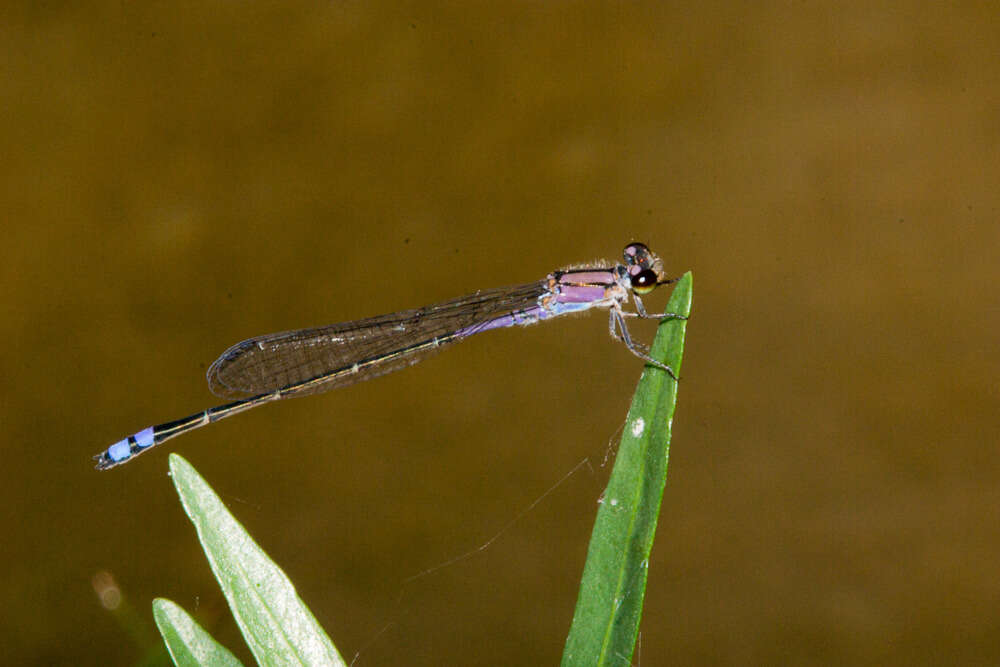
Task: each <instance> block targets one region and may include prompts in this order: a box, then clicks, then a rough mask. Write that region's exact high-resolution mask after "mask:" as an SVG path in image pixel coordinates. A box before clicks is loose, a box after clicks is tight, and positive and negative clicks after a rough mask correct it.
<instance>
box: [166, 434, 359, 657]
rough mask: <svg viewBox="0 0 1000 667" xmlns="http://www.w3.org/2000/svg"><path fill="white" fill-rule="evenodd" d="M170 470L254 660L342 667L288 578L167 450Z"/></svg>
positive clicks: (202, 482)
mask: <svg viewBox="0 0 1000 667" xmlns="http://www.w3.org/2000/svg"><path fill="white" fill-rule="evenodd" d="M170 473H171V475H172V477H173V481H174V486H176V487H177V492H178V494H179V495H180V497H181V502H182V503H183V505H184V511H185V512H187V514H188V516H189V517H190V518H191V521H192V522H193V523H194V525H195V528H196V529H197V531H198V539H199V540H201V544H202V548H203V549H204V550H205V555H206V556H208V561H209V564H210V565H211V566H212V571H213V572H214V573H215V578H216V580H218V582H219V585H220V586H221V587H222V591H223V593H225V596H226V600H227V601H228V602H229V608H230V609H231V610H232V612H233V616H234V617H235V618H236V623H237V624H238V625H239V628H240V631H241V632H242V633H243V637H244V638H245V639H246V642H247V645H248V646H249V647H250V650H251V651H252V652H253V654H254V657H255V658H256V659H257V662H258V663H259V664H261V665H344V661H343V658H341V657H340V654H339V653H338V652H337V649H336V648H335V647H334V645H333V642H331V641H330V638H329V637H328V636H327V635H326V633H325V632H324V631H323V628H321V627H320V625H319V623H317V622H316V619H315V618H314V617H313V615H312V612H310V611H309V609H308V608H307V607H306V606H305V604H304V603H303V602H302V600H301V599H299V596H298V595H297V594H296V592H295V587H294V586H293V585H292V582H291V581H290V580H289V579H288V576H287V575H286V574H285V573H284V572H283V571H282V570H281V568H279V567H278V566H277V565H275V563H274V562H273V561H272V560H271V559H270V558H268V556H267V554H266V553H264V551H263V550H262V549H261V548H260V547H259V546H257V543H256V542H254V541H253V539H252V538H251V537H250V535H249V534H248V533H247V532H246V530H245V529H244V528H243V526H241V525H240V523H239V522H238V521H237V520H236V519H235V518H233V516H232V515H231V514H230V513H229V511H228V510H227V509H226V507H225V505H223V504H222V501H220V500H219V498H218V496H216V495H215V493H214V492H213V491H212V489H211V488H210V487H209V486H208V484H207V483H206V482H205V480H204V479H202V478H201V476H200V475H199V474H198V473H197V472H196V471H195V469H194V468H192V467H191V464H189V463H188V462H187V461H185V460H184V459H183V458H181V457H180V456H178V455H176V454H171V455H170Z"/></svg>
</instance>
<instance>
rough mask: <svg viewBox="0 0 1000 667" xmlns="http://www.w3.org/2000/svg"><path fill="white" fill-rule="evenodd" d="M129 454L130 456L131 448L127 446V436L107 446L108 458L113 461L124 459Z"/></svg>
mask: <svg viewBox="0 0 1000 667" xmlns="http://www.w3.org/2000/svg"><path fill="white" fill-rule="evenodd" d="M130 456H132V448H131V447H129V444H128V438H125V439H124V440H119V441H118V442H116V443H115V444H113V445H111V446H110V447H108V458H109V459H111V460H112V461H114V462H115V463H118V462H119V461H124V460H125V459H127V458H128V457H130Z"/></svg>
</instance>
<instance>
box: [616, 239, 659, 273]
mask: <svg viewBox="0 0 1000 667" xmlns="http://www.w3.org/2000/svg"><path fill="white" fill-rule="evenodd" d="M622 254H623V255H624V257H625V263H626V264H628V265H629V266H641V267H642V268H644V269H648V268H650V267H651V266H652V264H653V253H652V251H651V250H650V249H649V248H647V247H646V244H645V243H638V242H637V243H629V244H628V245H627V246H625V252H623V253H622Z"/></svg>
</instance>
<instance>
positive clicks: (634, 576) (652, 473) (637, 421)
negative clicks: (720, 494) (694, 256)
mask: <svg viewBox="0 0 1000 667" xmlns="http://www.w3.org/2000/svg"><path fill="white" fill-rule="evenodd" d="M691 285H692V278H691V274H690V272H689V273H686V274H684V276H683V277H682V278H681V279H680V281H678V283H677V285H676V286H675V287H674V291H673V294H672V295H671V297H670V302H669V303H668V304H667V312H671V313H676V314H678V315H684V316H687V315H688V314H689V313H690V310H691V294H692V288H691ZM686 328H687V322H686V320H678V319H673V320H664V321H663V322H661V324H660V327H659V329H658V330H657V333H656V339H655V340H654V341H653V347H652V349H651V350H650V355H651V356H652V357H653V358H654V359H657V360H659V361H661V362H663V363H665V364H667V365H668V366H670V367H671V368H672V369H673V370H674V372H675V373H677V374H679V373H680V370H681V357H682V353H683V348H684V335H685V332H686ZM677 386H678V383H677V382H675V381H674V380H673V379H672V378H670V376H668V375H667V373H666V372H664V371H663V370H660V369H658V368H655V367H653V366H649V365H647V366H646V368H645V370H644V371H643V373H642V378H641V379H640V380H639V386H638V388H637V389H636V392H635V396H634V397H633V399H632V407H631V408H630V409H629V414H628V419H627V421H626V422H625V430H624V433H623V435H622V441H621V445H620V447H619V450H618V456H617V457H616V459H615V466H614V470H613V471H612V473H611V478H610V480H609V481H608V486H607V489H606V490H605V492H604V495H603V497H602V500H601V506H600V508H599V509H598V512H597V520H596V522H595V523H594V530H593V533H592V534H591V538H590V546H589V548H588V550H587V562H586V564H585V565H584V571H583V578H582V580H581V582H580V594H579V597H578V598H577V603H576V611H575V612H574V615H573V625H572V627H571V628H570V633H569V636H568V638H567V639H566V646H565V649H564V651H563V659H562V664H563V666H564V667H569V666H575V665H587V666H588V667H589V666H592V665H629V664H631V660H632V652H633V649H634V647H635V640H636V636H637V634H638V631H639V621H640V618H641V616H642V603H643V599H644V597H645V591H646V578H647V575H648V568H649V554H650V551H651V549H652V546H653V537H654V535H655V532H656V523H657V520H658V519H659V514H660V501H661V500H662V498H663V488H664V485H665V483H666V480H667V459H668V455H669V452H670V429H671V425H672V423H673V417H674V407H675V405H676V402H677Z"/></svg>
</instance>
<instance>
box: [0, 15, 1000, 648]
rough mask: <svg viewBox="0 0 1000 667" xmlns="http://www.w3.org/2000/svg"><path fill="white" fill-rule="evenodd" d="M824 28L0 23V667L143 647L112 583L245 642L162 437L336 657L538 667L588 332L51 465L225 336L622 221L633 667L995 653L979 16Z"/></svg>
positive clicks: (549, 327)
mask: <svg viewBox="0 0 1000 667" xmlns="http://www.w3.org/2000/svg"><path fill="white" fill-rule="evenodd" d="M825 4H826V3H823V4H812V3H789V4H787V5H780V6H778V5H775V6H773V7H770V8H767V9H764V8H758V7H756V6H754V5H748V4H747V3H700V4H699V5H698V6H697V8H694V9H676V8H668V7H664V6H662V5H660V4H659V3H649V4H642V5H640V4H633V3H617V4H594V3H552V4H547V3H530V4H516V5H513V6H510V5H509V4H508V3H493V4H486V3H483V4H477V5H476V6H474V7H469V6H466V5H465V4H464V3H452V4H440V5H431V4H427V3H409V4H395V3H357V2H347V3H344V2H334V3H325V4H320V5H317V4H295V3H291V4H289V3H275V4H263V3H255V4H253V5H250V6H245V5H243V4H241V3H208V4H205V3H190V4H184V3H180V4H178V3H122V2H113V3H105V4H97V5H87V6H81V7H76V8H73V7H68V6H63V5H62V4H61V3H46V4H36V3H30V4H29V3H23V4H21V5H11V6H8V7H7V8H6V9H4V10H3V11H2V13H0V43H2V47H0V53H2V55H3V76H2V78H0V95H2V107H0V109H2V123H0V141H2V144H0V153H2V160H0V169H2V174H3V177H2V180H0V182H2V188H3V190H2V200H0V204H2V212H3V222H4V226H3V237H2V241H0V243H2V246H0V247H2V250H0V259H2V261H0V290H2V291H0V295H2V302H3V307H4V312H3V316H2V318H0V323H2V330H0V333H2V336H3V340H4V341H5V343H4V345H2V346H0V372H2V376H3V383H2V388H0V399H2V403H3V408H2V421H3V427H2V431H0V438H2V441H0V446H2V448H3V459H4V472H3V476H2V480H3V482H2V485H0V504H2V506H3V508H4V515H3V516H4V524H3V531H4V533H5V536H4V540H3V541H4V542H5V546H4V547H3V551H2V554H3V555H2V561H0V564H2V566H3V581H2V585H0V591H2V593H0V595H2V599H0V602H2V605H0V608H2V625H0V628H2V643H3V646H4V649H3V650H4V654H5V656H4V658H5V662H8V663H10V664H18V663H20V664H32V663H33V664H48V663H69V664H81V665H82V664H102V665H104V664H107V665H111V664H115V665H127V664H135V663H136V662H138V661H141V660H144V659H145V660H153V661H155V660H156V652H157V650H158V646H159V642H158V640H157V636H156V634H155V631H154V629H153V626H152V619H151V613H150V608H149V605H150V601H151V599H152V598H153V597H154V596H164V597H169V598H171V599H173V600H175V601H177V602H178V603H180V604H181V605H183V606H184V607H185V608H186V609H188V610H189V611H191V612H192V613H193V614H194V615H195V616H196V617H197V618H198V620H199V621H200V622H202V623H203V624H204V625H205V627H206V628H207V629H208V630H209V631H210V632H212V633H213V634H214V635H215V636H216V637H218V638H219V639H220V640H221V641H223V642H224V643H225V644H227V645H228V646H229V647H230V648H231V649H233V650H234V651H235V652H236V653H237V655H238V656H240V657H241V658H243V659H244V660H245V661H249V654H248V652H247V651H246V649H245V648H244V646H243V643H242V641H241V639H240V637H239V636H238V633H237V631H236V629H235V626H234V624H233V622H232V621H231V619H230V617H229V614H228V610H227V608H226V607H225V603H224V601H223V600H222V599H221V597H220V594H219V592H218V589H217V587H216V585H215V583H214V581H213V579H212V578H211V574H210V571H209V568H208V566H207V564H206V563H205V561H204V559H203V557H202V554H201V552H200V549H199V546H198V544H197V541H196V538H195V534H194V531H193V530H192V527H191V526H190V524H189V523H188V521H187V519H186V517H185V516H184V514H183V512H182V510H181V508H180V505H179V503H178V501H177V498H176V496H175V493H174V491H173V488H172V485H171V483H170V481H169V479H168V478H167V475H166V467H167V460H166V455H167V453H168V452H169V451H178V452H180V453H182V454H183V455H184V456H185V457H187V458H188V459H189V460H190V461H191V462H192V463H193V464H194V465H195V466H196V467H197V468H198V469H199V471H200V472H201V473H202V474H203V475H205V477H206V478H207V479H208V480H209V481H210V483H211V484H213V485H214V487H215V488H216V489H217V490H218V491H219V492H220V493H221V494H222V495H223V498H224V500H225V501H226V502H227V503H228V504H229V505H230V507H231V508H232V510H233V511H234V512H235V514H236V515H237V516H238V517H239V518H240V519H241V521H243V522H244V524H245V525H246V526H247V527H248V528H249V529H250V531H251V532H252V533H253V534H254V536H255V537H256V538H257V540H258V541H259V542H260V544H261V545H262V546H263V547H264V548H265V549H266V550H267V551H268V552H269V553H270V554H271V555H272V556H273V557H274V558H275V559H276V560H277V561H278V562H279V563H280V564H281V565H282V566H283V567H284V568H285V569H286V571H287V572H288V574H289V575H290V576H291V578H292V579H293V581H294V582H295V583H296V585H297V587H298V590H299V592H300V594H301V595H302V597H303V598H304V599H305V600H306V602H307V603H308V604H309V605H310V606H311V608H312V610H313V611H314V612H315V614H316V616H317V618H318V619H319V620H320V622H321V623H322V624H323V625H324V626H325V627H326V629H327V630H328V632H329V633H330V635H331V637H332V638H333V640H334V641H335V643H336V644H337V646H338V647H339V648H340V650H341V652H342V653H343V654H344V655H345V657H347V659H348V660H350V659H351V657H352V656H353V655H354V654H355V652H357V651H361V655H360V657H359V659H358V662H357V664H358V665H392V664H406V665H447V664H470V665H471V664H476V665H495V664H539V665H542V664H555V663H556V662H557V661H558V659H559V656H560V653H561V650H562V646H563V642H564V639H565V636H566V631H567V629H568V627H569V623H570V619H571V617H572V612H573V605H574V601H575V598H576V592H577V586H578V581H579V576H580V572H581V569H582V565H583V560H584V556H585V553H586V547H587V540H588V538H589V535H590V527H591V523H592V521H593V518H594V514H595V510H596V508H597V500H598V497H599V495H600V492H601V489H602V488H603V484H604V483H605V481H606V478H607V474H608V469H607V468H605V467H601V466H600V463H601V460H602V458H603V456H604V452H605V450H606V448H607V444H608V441H609V440H610V439H612V438H613V437H614V436H615V434H616V431H617V430H618V428H619V427H620V425H621V423H622V421H623V419H624V415H625V411H626V409H627V406H628V402H629V398H630V395H631V392H632V389H633V388H634V386H635V382H636V380H637V378H638V376H639V373H640V370H641V364H640V363H638V362H637V361H636V359H635V358H633V357H632V356H631V355H630V354H628V352H627V351H625V350H624V349H622V347H621V346H620V345H616V344H615V343H613V342H612V341H611V340H610V339H609V338H608V335H607V324H606V319H605V317H604V316H603V315H594V316H590V317H586V318H580V319H578V320H569V321H559V322H554V323H549V324H546V325H542V326H536V327H532V328H529V329H525V330H517V331H503V332H497V333H493V334H490V335H484V336H482V337H481V338H479V339H477V340H474V341H470V342H468V343H466V344H463V345H460V346H457V347H456V348H455V349H453V350H452V351H450V352H448V353H447V354H444V355H441V356H440V357H437V358H435V359H433V360H430V361H428V362H426V363H424V364H421V365H420V366H417V367H414V368H412V369H410V370H407V371H405V372H402V373H397V374H395V375H392V376H389V377H386V378H381V379H378V380H375V381H372V382H369V383H364V384H361V385H357V386H354V387H351V388H349V389H345V390H342V391H336V392H334V393H331V394H328V395H324V396H318V397H310V398H303V399H300V400H295V401H289V402H287V403H283V404H278V405H274V406H269V407H266V408H262V409H260V410H257V411H254V412H252V413H249V414H247V415H243V416H240V417H238V418H235V419H233V420H231V421H226V422H224V423H221V424H218V425H216V426H213V427H210V428H207V429H203V430H201V431H198V432H196V433H193V434H191V435H188V436H186V437H184V438H182V439H178V440H175V441H173V442H171V443H170V444H169V445H167V446H164V447H163V448H161V449H160V450H157V451H156V452H155V453H150V454H148V455H147V456H144V457H142V458H141V459H139V460H137V461H136V462H134V463H132V464H130V465H129V466H127V467H125V468H119V469H116V470H113V471H111V472H108V473H97V472H95V471H94V470H92V468H91V460H90V456H91V455H92V454H95V453H97V452H98V451H100V450H101V449H103V448H105V447H106V446H107V445H108V444H110V443H111V442H113V441H115V440H118V439H119V438H122V437H124V436H125V435H127V434H128V433H132V432H134V431H137V430H139V429H140V428H142V427H145V426H148V425H150V424H154V423H159V422H162V421H166V420H168V419H173V418H176V417H181V416H184V415H187V414H189V413H192V412H195V411H197V410H201V409H203V408H205V407H208V406H210V405H213V404H216V403H217V402H218V400H217V399H215V398H214V397H213V396H211V395H210V394H209V393H208V391H207V389H206V387H205V384H204V380H203V373H204V371H205V369H206V367H207V366H208V364H210V363H211V362H212V360H213V359H214V358H215V356H216V355H217V354H218V353H220V352H221V351H222V350H224V349H225V348H226V347H227V346H228V345H230V344H231V343H234V342H236V341H238V340H240V339H243V338H246V337H248V336H251V335H255V334H260V333H266V332H269V331H277V330H282V329H289V328H297V327H303V326H310V325H318V324H326V323H329V322H333V321H338V320H345V319H353V318H357V317H364V316H369V315H375V314H380V313H384V312H389V311H393V310H398V309H401V308H407V307H413V306H419V305H424V304H426V303H430V302H433V301H437V300H441V299H445V298H450V297H453V296H457V295H460V294H463V293H466V292H470V291H473V290H475V289H478V288H484V287H494V286H499V285H505V284H510V283H517V282H524V281H530V280H535V279H538V278H541V277H543V276H544V275H545V274H546V273H547V272H548V271H550V270H551V269H553V268H557V267H559V266H561V265H565V264H570V263H574V262H580V261H587V260H591V259H593V258H596V257H608V258H611V259H615V258H617V257H618V255H619V253H620V251H621V248H622V246H623V245H625V244H626V243H627V242H629V241H632V240H642V241H645V242H646V243H648V244H649V245H650V246H651V247H652V248H654V249H655V250H657V251H658V252H659V253H660V254H662V255H663V258H664V260H665V262H666V264H667V267H668V270H669V272H670V273H671V274H674V275H677V274H680V273H681V272H683V271H685V270H688V269H690V270H692V271H693V272H694V277H695V282H694V285H695V292H694V314H693V318H692V320H691V323H690V326H689V329H688V341H689V344H688V347H687V351H686V358H685V363H684V372H683V376H684V378H683V381H682V386H681V392H680V403H679V406H678V411H677V416H676V419H675V422H674V426H675V430H674V442H673V447H672V452H671V453H672V457H671V466H670V478H669V480H668V483H667V489H666V495H665V498H664V503H663V512H662V515H661V524H660V531H659V535H658V539H657V543H656V545H655V547H654V551H653V562H652V563H651V566H650V580H649V586H648V595H647V602H646V610H645V616H644V620H643V625H642V632H641V647H640V651H639V653H637V662H640V663H641V664H642V665H665V664H775V663H786V664H834V663H841V664H843V663H847V664H886V663H896V664H954V663H966V664H997V663H1000V614H997V603H998V602H1000V576H998V574H1000V573H998V566H1000V523H998V519H1000V517H998V501H1000V451H998V431H1000V429H998V411H997V408H998V405H1000V403H998V401H1000V383H998V379H997V378H998V377H1000V356H998V354H997V352H998V350H997V331H998V327H1000V296H998V290H997V288H996V280H997V258H998V251H1000V225H998V224H997V222H998V204H1000V195H998V184H1000V179H998V176H1000V168H998V167H1000V20H998V19H997V13H996V7H995V5H994V4H993V3H985V2H984V3H954V4H949V5H948V6H947V7H945V6H938V5H931V3H916V2H913V3H903V2H886V3H870V2H860V3H846V4H844V3H835V4H831V5H830V6H825ZM647 303H648V304H650V305H651V306H652V307H657V306H661V307H662V305H663V304H665V303H666V295H665V294H657V295H654V296H653V297H652V298H650V299H648V300H647ZM638 333H639V335H640V336H641V337H643V338H644V339H645V340H649V338H650V337H651V335H652V328H651V327H645V328H639V329H638ZM584 458H589V460H590V462H591V468H592V470H588V469H587V467H586V466H584V467H583V468H582V469H581V470H580V471H579V472H577V473H576V474H574V475H572V476H571V477H570V478H569V479H568V480H567V481H566V482H565V483H563V484H562V485H560V486H558V488H556V489H555V490H554V491H552V493H550V494H549V495H548V496H546V497H545V499H544V500H543V501H542V502H541V503H539V504H538V505H537V506H536V507H534V508H533V509H532V510H531V511H530V512H528V513H527V514H526V515H525V516H524V517H523V518H521V519H519V520H518V521H517V522H516V523H514V525H513V526H511V527H510V528H509V529H508V530H506V531H505V532H504V533H503V534H502V535H500V537H498V538H497V539H496V540H495V542H493V543H492V544H491V545H490V546H489V548H487V549H485V550H484V551H483V552H482V553H480V554H478V555H476V556H474V557H472V558H470V559H467V560H465V561H462V562H459V563H457V564H454V565H450V566H448V567H444V568H442V569H440V570H438V571H435V572H433V573H431V574H428V575H426V576H423V577H420V578H418V579H417V580H416V581H413V582H412V583H405V580H406V579H407V578H408V577H411V576H413V575H415V574H418V573H420V572H422V571H424V570H426V569H428V568H432V567H434V566H436V565H438V564H440V563H442V562H445V561H447V560H448V559H450V558H452V557H454V556H456V555H458V554H461V553H463V552H465V551H467V550H469V549H473V548H475V547H476V546H477V545H480V544H482V543H484V542H485V541H487V540H489V539H490V538H491V537H493V536H494V535H495V534H496V533H497V532H498V531H499V530H500V529H501V528H502V527H503V526H504V525H506V524H507V523H509V522H510V521H511V520H512V519H514V518H515V517H517V516H518V515H519V513H521V512H522V511H523V510H524V509H525V508H526V507H527V506H528V505H529V504H530V503H531V502H532V501H533V500H535V499H536V498H537V497H539V496H540V495H542V494H543V493H545V491H546V490H548V489H549V488H550V487H552V485H553V484H555V483H556V482H557V481H558V480H559V479H560V478H562V477H563V476H564V475H565V474H566V473H567V472H568V471H570V470H571V469H572V468H573V467H574V466H576V465H577V464H578V463H579V462H580V461H581V460H583V459H584ZM101 572H108V573H110V574H111V575H112V576H113V577H114V579H115V581H117V583H118V585H119V586H121V589H122V592H123V594H124V596H125V604H124V605H123V606H122V607H120V608H119V609H118V610H117V611H115V612H109V611H106V610H105V609H104V608H103V607H102V606H101V605H100V604H99V601H98V599H97V596H96V595H95V593H94V591H93V589H92V584H91V581H92V578H93V577H94V576H95V575H97V574H98V573H101ZM161 657H162V656H161Z"/></svg>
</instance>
